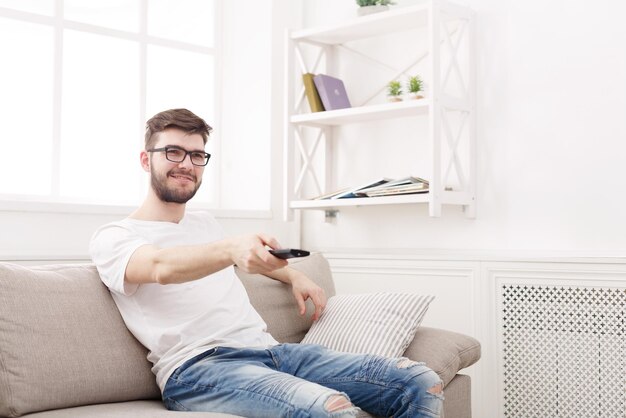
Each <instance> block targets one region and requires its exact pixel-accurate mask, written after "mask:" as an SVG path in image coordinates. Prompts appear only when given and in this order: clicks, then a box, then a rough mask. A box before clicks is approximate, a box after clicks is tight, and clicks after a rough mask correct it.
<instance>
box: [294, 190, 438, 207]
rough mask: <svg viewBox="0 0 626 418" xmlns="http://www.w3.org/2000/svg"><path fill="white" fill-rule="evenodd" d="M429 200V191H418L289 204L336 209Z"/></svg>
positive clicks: (295, 201) (300, 201)
mask: <svg viewBox="0 0 626 418" xmlns="http://www.w3.org/2000/svg"><path fill="white" fill-rule="evenodd" d="M428 201H429V197H428V193H416V194H405V195H399V196H380V197H360V198H354V199H323V200H294V201H292V202H291V203H290V205H289V206H290V207H291V208H292V209H334V208H341V207H350V206H351V207H354V206H371V205H399V204H404V203H426V202H428Z"/></svg>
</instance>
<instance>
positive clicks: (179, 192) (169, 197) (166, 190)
mask: <svg viewBox="0 0 626 418" xmlns="http://www.w3.org/2000/svg"><path fill="white" fill-rule="evenodd" d="M150 174H151V176H150V179H151V180H150V182H151V184H152V189H153V190H154V192H155V193H156V195H157V197H158V198H159V199H161V200H162V201H163V202H169V203H187V202H188V201H189V200H190V199H191V198H192V197H194V196H195V195H196V192H197V191H198V189H199V188H200V185H201V184H202V180H200V181H197V178H196V176H195V175H193V174H190V175H191V176H192V177H193V180H194V182H195V187H194V188H193V190H186V189H182V188H181V189H178V188H172V187H168V186H167V178H168V177H169V175H170V174H176V171H175V170H170V171H168V172H167V173H166V174H165V175H161V174H159V173H157V172H155V171H154V168H153V167H152V166H151V167H150Z"/></svg>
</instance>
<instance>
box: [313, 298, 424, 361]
mask: <svg viewBox="0 0 626 418" xmlns="http://www.w3.org/2000/svg"><path fill="white" fill-rule="evenodd" d="M433 299H434V296H424V295H417V294H414V293H366V294H354V295H352V294H351V295H337V296H334V297H332V298H330V299H329V300H328V305H327V306H326V309H325V310H324V312H323V313H322V316H321V317H320V319H319V321H317V322H315V323H314V324H313V326H312V327H311V329H310V330H309V332H308V333H307V334H306V336H305V337H304V339H303V340H302V343H303V344H321V345H323V346H325V347H328V348H330V349H333V350H337V351H343V352H347V353H359V354H377V355H379V356H386V357H399V356H401V355H402V353H404V350H406V348H407V347H408V346H409V344H410V343H411V341H412V340H413V337H414V336H415V331H417V327H418V326H419V324H420V323H421V322H422V319H423V318H424V315H425V314H426V311H427V310H428V305H429V304H430V302H431V301H432V300H433Z"/></svg>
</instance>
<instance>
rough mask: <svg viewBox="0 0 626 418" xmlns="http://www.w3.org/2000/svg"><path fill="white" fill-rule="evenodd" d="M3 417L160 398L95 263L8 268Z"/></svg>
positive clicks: (3, 271)
mask: <svg viewBox="0 0 626 418" xmlns="http://www.w3.org/2000/svg"><path fill="white" fill-rule="evenodd" d="M0 335H1V336H2V343H1V344H0V416H10V417H13V416H19V415H21V414H25V413H28V412H33V411H40V410H47V409H54V408H64V407H71V406H77V405H85V404H94V403H102V402H118V401H126V400H134V399H148V398H158V397H160V393H159V390H158V388H157V386H156V383H155V378H154V375H153V374H152V373H151V372H150V367H151V365H150V363H149V362H148V361H147V359H146V353H147V352H146V349H145V348H144V347H143V346H142V345H141V344H140V343H139V342H138V341H137V340H136V339H135V338H134V337H133V336H132V335H131V334H130V332H129V331H128V330H127V328H126V326H125V325H124V322H123V320H122V318H121V316H120V314H119V312H118V310H117V307H116V306H115V303H114V302H113V299H112V298H111V296H110V294H109V292H108V290H107V288H106V287H105V286H104V285H103V284H102V282H101V281H100V279H99V277H98V274H97V271H96V269H95V267H93V266H91V265H57V266H41V267H24V266H19V265H13V264H7V263H0Z"/></svg>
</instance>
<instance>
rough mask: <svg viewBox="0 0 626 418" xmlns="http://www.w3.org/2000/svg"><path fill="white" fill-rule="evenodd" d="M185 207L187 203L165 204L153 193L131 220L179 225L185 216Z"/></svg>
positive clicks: (131, 216)
mask: <svg viewBox="0 0 626 418" xmlns="http://www.w3.org/2000/svg"><path fill="white" fill-rule="evenodd" d="M185 207H186V204H185V203H172V202H164V201H162V200H161V199H159V198H158V197H156V196H155V195H154V194H153V193H149V194H148V196H147V197H146V199H145V200H144V202H143V204H142V205H141V206H140V207H139V208H138V209H137V210H136V211H134V212H133V213H132V214H131V215H130V216H129V218H131V219H137V220H140V221H160V222H173V223H178V222H180V220H181V219H183V216H185Z"/></svg>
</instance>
